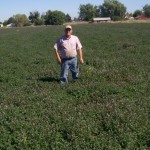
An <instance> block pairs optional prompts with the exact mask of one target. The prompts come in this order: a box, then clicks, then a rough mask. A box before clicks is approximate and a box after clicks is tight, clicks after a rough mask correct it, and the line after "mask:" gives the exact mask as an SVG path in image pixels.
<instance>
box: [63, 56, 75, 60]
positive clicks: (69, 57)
mask: <svg viewBox="0 0 150 150" xmlns="http://www.w3.org/2000/svg"><path fill="white" fill-rule="evenodd" d="M73 58H75V57H69V58H62V60H71V59H73Z"/></svg>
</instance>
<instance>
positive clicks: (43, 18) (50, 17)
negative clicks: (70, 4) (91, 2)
mask: <svg viewBox="0 0 150 150" xmlns="http://www.w3.org/2000/svg"><path fill="white" fill-rule="evenodd" d="M70 21H71V17H70V15H69V14H65V13H63V12H62V11H58V10H56V11H51V10H48V11H47V12H46V13H43V14H42V15H40V13H39V12H38V11H33V12H30V15H29V17H27V16H26V15H25V14H16V15H14V16H13V17H10V18H9V19H8V20H6V21H4V22H3V24H4V26H5V25H7V24H10V23H13V24H15V25H16V26H17V27H22V26H29V25H31V24H34V25H61V24H63V23H64V22H70Z"/></svg>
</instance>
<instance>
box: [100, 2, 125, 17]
mask: <svg viewBox="0 0 150 150" xmlns="http://www.w3.org/2000/svg"><path fill="white" fill-rule="evenodd" d="M99 11H100V12H101V16H102V17H111V19H114V18H120V19H123V18H124V17H125V13H126V7H125V6H124V4H122V3H121V2H119V0H104V3H103V5H101V6H99Z"/></svg>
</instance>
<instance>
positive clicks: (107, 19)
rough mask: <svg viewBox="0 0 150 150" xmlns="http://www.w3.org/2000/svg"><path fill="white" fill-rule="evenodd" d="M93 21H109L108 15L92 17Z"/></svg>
mask: <svg viewBox="0 0 150 150" xmlns="http://www.w3.org/2000/svg"><path fill="white" fill-rule="evenodd" d="M92 21H93V22H108V21H111V18H110V17H101V18H93V20H92Z"/></svg>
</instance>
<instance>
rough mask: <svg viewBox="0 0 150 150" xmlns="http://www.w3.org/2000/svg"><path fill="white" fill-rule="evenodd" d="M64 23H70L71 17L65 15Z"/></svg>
mask: <svg viewBox="0 0 150 150" xmlns="http://www.w3.org/2000/svg"><path fill="white" fill-rule="evenodd" d="M65 21H66V22H71V17H70V15H69V14H66V15H65Z"/></svg>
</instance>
